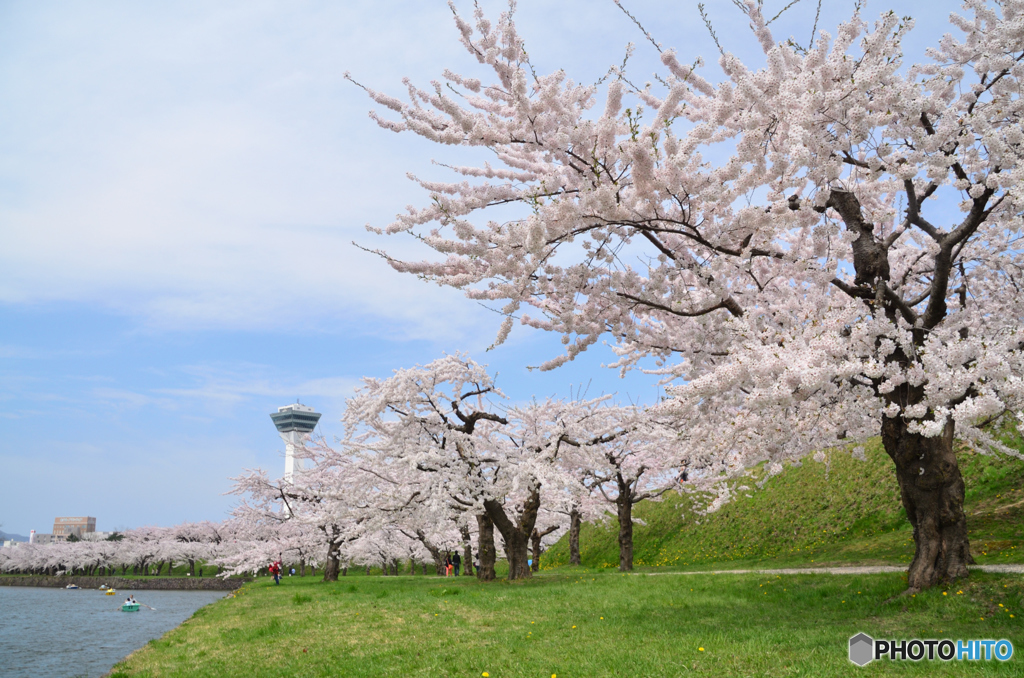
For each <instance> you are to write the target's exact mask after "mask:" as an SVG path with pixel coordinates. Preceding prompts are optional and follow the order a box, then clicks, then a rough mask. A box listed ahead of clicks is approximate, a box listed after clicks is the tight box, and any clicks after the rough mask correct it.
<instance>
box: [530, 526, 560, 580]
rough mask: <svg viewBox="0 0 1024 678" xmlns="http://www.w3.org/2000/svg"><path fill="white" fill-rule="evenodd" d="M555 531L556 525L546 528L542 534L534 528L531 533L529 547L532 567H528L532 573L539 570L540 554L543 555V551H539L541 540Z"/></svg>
mask: <svg viewBox="0 0 1024 678" xmlns="http://www.w3.org/2000/svg"><path fill="white" fill-rule="evenodd" d="M557 529H558V525H552V526H551V527H549V528H547V529H546V530H544V531H543V532H541V531H540V530H538V529H536V528H534V530H533V533H532V534H531V535H530V547H531V550H532V551H533V565H531V566H530V569H531V570H532V571H533V572H536V571H537V570H539V569H540V554H541V553H543V551H542V550H541V547H540V544H541V540H542V539H544V537H546V536H547V535H549V534H551V533H552V532H554V531H555V530H557Z"/></svg>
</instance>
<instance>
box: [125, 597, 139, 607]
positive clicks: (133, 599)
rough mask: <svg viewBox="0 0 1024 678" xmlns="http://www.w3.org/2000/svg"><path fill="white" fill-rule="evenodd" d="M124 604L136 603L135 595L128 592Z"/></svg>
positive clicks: (137, 602)
mask: <svg viewBox="0 0 1024 678" xmlns="http://www.w3.org/2000/svg"><path fill="white" fill-rule="evenodd" d="M124 604H125V605H138V604H139V601H137V600H135V596H134V595H131V594H129V595H128V597H127V598H125V599H124Z"/></svg>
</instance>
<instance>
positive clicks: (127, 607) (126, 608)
mask: <svg viewBox="0 0 1024 678" xmlns="http://www.w3.org/2000/svg"><path fill="white" fill-rule="evenodd" d="M138 611H139V604H138V603H125V604H124V605H122V606H121V612H138Z"/></svg>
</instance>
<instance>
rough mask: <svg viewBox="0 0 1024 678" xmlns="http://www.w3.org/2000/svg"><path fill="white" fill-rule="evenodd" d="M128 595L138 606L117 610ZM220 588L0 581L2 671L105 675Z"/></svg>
mask: <svg viewBox="0 0 1024 678" xmlns="http://www.w3.org/2000/svg"><path fill="white" fill-rule="evenodd" d="M129 593H130V594H133V595H134V596H135V599H136V600H137V601H139V602H140V603H145V604H146V605H149V606H150V607H152V608H154V609H153V610H149V609H147V608H145V607H142V608H141V609H140V610H139V611H138V612H122V611H121V603H123V602H124V599H125V598H127V597H128V594H129ZM225 595H227V593H226V592H225V591H124V592H121V591H119V592H118V593H117V595H114V596H107V595H104V594H103V591H97V590H95V589H93V590H90V589H79V590H70V591H69V590H66V589H46V588H31V587H21V586H0V676H2V677H3V678H22V677H23V676H24V677H25V678H28V677H30V676H32V677H38V678H77V677H78V676H87V677H88V678H94V677H97V676H103V675H104V674H106V673H107V672H108V671H110V668H111V667H112V666H113V665H114V664H116V663H117V662H119V661H121V660H122V659H124V658H125V657H126V656H128V655H129V654H131V653H132V652H134V651H135V650H137V649H139V648H140V647H142V646H143V645H145V644H146V643H148V642H149V641H151V640H153V639H154V638H159V637H160V636H162V635H163V634H164V633H166V632H167V631H170V630H171V629H173V628H174V627H175V626H178V625H179V624H181V623H182V622H183V621H185V620H186V619H188V618H189V617H191V616H192V613H194V612H195V611H196V610H198V609H199V608H201V607H203V606H204V605H208V604H210V603H212V602H214V601H215V600H219V599H220V598H223V597H224V596H225Z"/></svg>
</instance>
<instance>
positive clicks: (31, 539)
mask: <svg viewBox="0 0 1024 678" xmlns="http://www.w3.org/2000/svg"><path fill="white" fill-rule="evenodd" d="M57 541H58V540H57V539H56V538H55V537H54V536H53V535H52V534H39V533H38V532H36V531H35V530H32V533H31V534H29V536H28V543H29V544H54V543H56V542H57ZM60 541H63V539H62V540H60Z"/></svg>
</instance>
